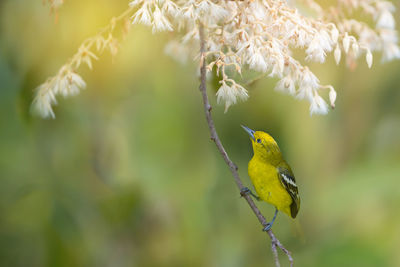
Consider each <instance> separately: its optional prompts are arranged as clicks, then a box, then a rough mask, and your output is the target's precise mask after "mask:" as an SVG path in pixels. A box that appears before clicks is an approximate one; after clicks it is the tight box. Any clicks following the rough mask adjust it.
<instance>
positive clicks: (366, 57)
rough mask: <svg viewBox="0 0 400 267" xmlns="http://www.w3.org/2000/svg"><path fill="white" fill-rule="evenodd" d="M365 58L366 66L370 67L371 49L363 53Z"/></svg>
mask: <svg viewBox="0 0 400 267" xmlns="http://www.w3.org/2000/svg"><path fill="white" fill-rule="evenodd" d="M365 59H366V61H367V65H368V68H371V67H372V60H373V58H372V53H371V51H370V50H369V49H368V51H367V54H366V55H365Z"/></svg>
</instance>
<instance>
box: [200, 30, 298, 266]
mask: <svg viewBox="0 0 400 267" xmlns="http://www.w3.org/2000/svg"><path fill="white" fill-rule="evenodd" d="M199 35H200V36H199V37H200V52H201V58H200V61H201V62H200V63H201V67H200V87H199V89H200V92H201V94H202V97H203V104H204V111H205V115H206V120H207V124H208V128H209V130H210V134H211V140H213V141H214V143H215V145H216V146H217V148H218V150H219V152H220V153H221V155H222V157H223V158H224V160H225V163H226V164H227V165H228V166H229V169H230V170H231V173H232V175H233V178H234V179H235V182H236V185H237V187H238V188H239V191H240V192H243V189H244V188H245V187H244V186H243V183H242V180H240V177H239V173H238V167H237V166H236V164H235V163H233V161H232V160H231V159H230V158H229V156H228V153H226V151H225V148H224V146H223V145H222V143H221V140H220V139H219V137H218V134H217V131H216V129H215V125H214V121H213V119H212V116H211V109H212V107H211V105H210V102H209V100H208V96H207V85H206V74H207V70H206V60H205V56H204V54H205V53H206V40H205V36H204V26H203V24H201V23H199ZM241 195H242V197H243V198H244V199H246V201H247V203H248V204H249V206H250V208H251V209H252V210H253V212H254V214H255V215H256V216H257V218H258V221H259V222H260V223H261V224H262V225H263V227H265V226H267V221H266V219H265V217H264V215H262V214H261V212H260V210H259V209H258V208H257V206H256V204H255V203H254V201H253V199H252V198H251V196H250V195H249V194H241ZM267 234H268V236H269V237H270V239H271V250H272V253H273V255H274V259H275V265H276V266H277V267H279V266H280V263H279V258H278V251H277V247H279V248H280V249H281V250H282V251H283V252H284V253H285V254H286V255H287V257H288V259H289V262H290V266H293V258H292V255H291V253H290V251H289V250H287V249H286V248H285V247H284V246H283V245H282V244H281V242H280V241H279V240H278V239H277V238H276V237H275V235H274V233H273V232H272V231H271V230H268V231H267Z"/></svg>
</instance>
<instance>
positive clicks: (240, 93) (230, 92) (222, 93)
mask: <svg viewBox="0 0 400 267" xmlns="http://www.w3.org/2000/svg"><path fill="white" fill-rule="evenodd" d="M221 83H222V85H221V87H220V88H219V89H218V91H217V94H216V95H217V102H218V104H219V103H221V102H222V101H224V102H225V111H224V112H227V111H228V109H229V107H230V106H231V105H233V104H236V102H237V100H238V99H239V100H246V99H247V98H248V97H249V95H248V94H247V90H246V89H244V88H243V87H242V86H240V85H239V84H236V83H234V84H232V86H228V85H227V83H226V82H225V81H221Z"/></svg>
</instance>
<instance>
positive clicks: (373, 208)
mask: <svg viewBox="0 0 400 267" xmlns="http://www.w3.org/2000/svg"><path fill="white" fill-rule="evenodd" d="M126 5H127V2H126V1H111V0H96V1H95V0H87V1H73V0H69V1H66V3H65V5H64V6H63V7H62V8H61V9H60V11H59V20H58V22H57V23H55V17H54V15H51V14H49V7H48V6H44V5H42V1H39V0H37V1H26V0H3V1H1V2H0V88H1V90H0V110H1V112H0V127H1V128H0V129H1V130H0V266H273V260H272V253H271V250H270V241H269V238H268V237H267V235H266V234H263V233H262V232H261V227H260V225H259V223H258V221H257V219H256V217H255V216H254V215H253V213H252V212H251V210H250V209H249V207H248V206H247V204H246V203H245V201H243V200H241V199H240V197H239V193H238V190H237V188H236V186H235V184H234V181H233V178H232V177H231V174H230V172H229V170H228V168H227V166H226V165H225V164H224V162H223V160H222V158H221V156H220V155H219V154H218V152H217V150H216V148H215V146H214V144H213V143H212V142H211V141H210V139H209V133H208V129H207V125H206V122H205V119H204V116H203V110H202V103H201V98H200V93H199V91H198V85H199V82H198V78H197V77H196V64H194V63H191V62H189V64H188V65H181V64H179V63H177V62H175V61H174V60H173V59H171V58H170V57H168V56H166V55H165V54H164V53H163V51H164V45H165V43H166V41H167V40H168V39H170V38H171V37H172V36H170V34H165V33H164V34H158V35H152V34H151V30H150V29H148V28H145V27H140V26H134V27H133V28H132V30H131V32H130V34H129V36H128V37H127V39H126V40H124V41H123V42H121V47H120V52H119V53H118V55H117V57H116V58H114V60H113V59H112V58H111V56H110V55H109V54H107V53H105V54H104V55H103V56H101V58H100V60H99V61H98V62H95V63H94V70H93V71H90V70H88V69H87V68H86V67H83V68H82V69H81V70H80V71H79V73H80V74H81V75H82V77H83V78H84V79H85V81H86V82H87V84H88V87H87V89H86V90H84V91H82V92H81V94H80V95H79V96H77V97H72V98H68V99H62V98H59V105H58V106H57V107H56V109H55V112H56V116H57V118H56V119H55V120H51V119H50V120H42V119H39V118H36V117H32V116H31V115H30V113H29V105H30V102H31V101H32V96H33V89H34V88H35V87H36V86H38V85H39V84H41V83H42V82H43V81H44V80H45V79H46V78H47V77H48V76H50V75H54V74H55V73H56V72H57V71H58V69H59V67H60V66H61V65H63V64H64V62H65V61H66V60H67V59H68V57H69V56H71V55H72V54H73V53H75V51H76V49H77V48H78V47H79V45H80V43H81V42H82V41H83V40H84V39H85V38H86V37H88V36H91V35H93V34H95V33H96V32H97V30H98V29H99V27H101V26H103V25H106V24H108V22H109V20H110V18H111V17H112V16H114V15H117V14H119V13H121V12H122V11H123V10H124V9H126ZM379 60H380V56H379V55H376V54H375V58H374V62H375V63H374V65H373V68H372V69H368V68H367V66H366V63H365V61H364V60H360V61H359V66H358V67H357V68H356V69H355V70H354V71H350V70H348V69H347V68H345V66H344V63H343V62H342V63H341V64H340V66H339V67H337V66H336V65H335V64H334V60H333V56H332V55H329V57H328V62H327V63H326V64H324V65H323V66H320V65H319V64H312V65H311V69H312V70H313V71H315V72H316V74H317V75H318V76H319V78H320V79H321V82H322V83H324V84H328V83H331V84H332V85H334V87H335V88H336V89H337V91H338V99H337V105H336V106H337V108H336V109H335V110H334V111H331V112H330V113H329V114H328V115H327V116H312V117H310V116H309V110H308V108H309V106H308V103H307V102H305V101H297V100H295V99H294V98H293V97H291V96H287V95H283V94H280V93H278V92H275V91H274V90H273V87H274V84H275V82H276V81H275V80H272V79H268V78H266V79H263V80H261V81H259V82H257V83H256V84H254V85H253V86H252V87H250V88H248V89H249V91H250V98H249V100H248V101H247V102H245V103H240V104H238V105H235V106H233V107H232V108H231V109H230V110H229V112H228V113H227V114H224V113H223V107H222V106H219V105H216V103H215V97H214V96H213V92H212V90H215V88H212V87H211V88H210V97H211V100H212V102H213V105H214V109H213V115H214V118H215V122H216V125H217V129H218V132H219V134H220V137H221V139H222V141H223V144H224V145H225V146H226V149H227V151H228V153H229V154H230V156H231V158H232V159H233V160H234V161H235V162H236V163H237V165H238V166H239V171H240V174H241V176H242V179H243V180H244V182H245V183H246V184H247V185H250V181H249V179H248V176H247V162H248V161H249V159H250V158H251V156H252V151H251V147H250V142H249V139H248V136H247V134H246V133H245V132H244V131H243V130H242V129H241V128H240V124H244V125H247V126H249V127H251V128H254V129H260V130H261V129H262V130H265V131H268V132H269V133H270V134H271V135H273V136H274V137H275V139H276V140H277V141H278V143H279V144H280V146H281V149H282V151H283V153H284V155H285V158H286V159H287V161H288V162H289V163H290V164H291V166H292V168H293V170H294V172H295V174H296V177H297V181H298V184H299V188H300V194H301V199H302V207H301V210H300V213H299V216H298V219H296V221H297V222H295V223H294V222H293V221H292V220H291V219H289V218H288V217H287V216H286V215H283V214H280V215H279V216H278V219H277V223H276V224H275V225H274V232H275V234H276V235H277V237H278V238H280V240H281V241H282V243H283V244H284V245H285V246H286V247H287V248H288V249H290V250H291V251H292V252H293V257H294V259H295V263H296V264H295V265H296V266H400V254H399V253H398V248H399V247H400V189H399V184H400V180H399V178H400V90H399V89H400V88H399V83H400V76H399V71H400V62H399V61H397V62H390V63H387V64H384V65H382V64H380V62H379ZM259 206H260V208H261V210H262V211H263V212H264V214H265V215H266V216H267V217H271V216H272V214H273V211H274V209H273V207H270V206H269V205H268V204H265V203H264V204H263V203H259ZM280 256H281V261H282V265H283V266H287V265H288V264H287V259H286V257H285V256H284V255H283V254H280Z"/></svg>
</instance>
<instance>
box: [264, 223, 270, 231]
mask: <svg viewBox="0 0 400 267" xmlns="http://www.w3.org/2000/svg"><path fill="white" fill-rule="evenodd" d="M271 228H272V223H267V224H266V225H265V227H264V228H263V231H264V232H267V231H269V230H271Z"/></svg>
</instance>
